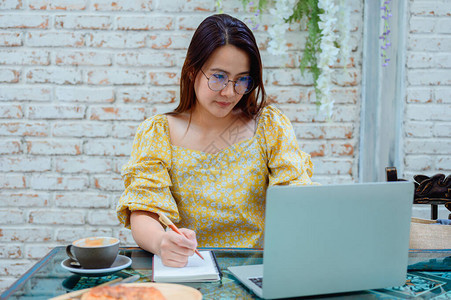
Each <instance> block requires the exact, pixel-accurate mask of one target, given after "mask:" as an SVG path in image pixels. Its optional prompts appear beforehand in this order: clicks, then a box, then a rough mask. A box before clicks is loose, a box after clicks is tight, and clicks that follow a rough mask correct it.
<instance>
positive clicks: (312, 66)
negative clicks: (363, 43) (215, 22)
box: [216, 0, 351, 120]
mask: <svg viewBox="0 0 451 300" xmlns="http://www.w3.org/2000/svg"><path fill="white" fill-rule="evenodd" d="M241 2H242V3H243V6H244V8H245V9H248V10H249V11H251V12H254V17H252V18H251V19H250V21H249V23H251V25H252V26H251V27H252V28H253V29H254V30H255V29H256V28H258V23H257V21H256V18H255V17H257V16H259V15H260V12H261V11H263V10H264V9H266V8H267V7H268V6H269V5H271V8H270V9H269V14H270V15H271V16H272V23H271V26H269V28H268V35H269V38H270V41H269V43H268V52H269V53H271V54H273V55H286V54H287V52H288V47H287V42H286V39H285V33H286V32H287V31H288V29H289V26H290V24H291V23H293V22H305V23H306V25H307V26H306V27H307V31H308V37H307V41H306V45H305V50H304V52H303V55H302V58H301V60H300V69H301V72H302V73H303V72H304V71H305V69H309V71H310V72H311V73H312V75H313V81H314V87H315V92H316V99H317V101H316V104H317V105H318V108H319V111H320V112H323V113H324V114H325V115H326V119H328V120H330V118H331V117H332V113H333V104H334V101H333V100H332V94H331V86H332V81H331V80H332V73H333V72H334V68H333V65H334V63H335V62H336V61H337V59H338V55H339V54H340V58H341V61H342V62H343V65H344V68H346V65H347V63H348V60H349V56H350V51H351V49H350V42H349V40H350V37H349V35H350V5H349V3H348V0H276V1H268V0H259V1H258V2H257V4H254V1H250V0H241ZM216 3H217V6H218V8H221V7H222V6H221V5H218V3H221V0H216ZM337 3H338V5H337ZM337 30H338V31H337ZM337 32H339V34H337ZM338 47H340V48H338Z"/></svg>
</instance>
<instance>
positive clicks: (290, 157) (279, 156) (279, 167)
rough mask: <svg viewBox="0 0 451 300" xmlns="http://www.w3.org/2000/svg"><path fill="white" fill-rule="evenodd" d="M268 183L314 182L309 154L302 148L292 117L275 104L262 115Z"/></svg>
mask: <svg viewBox="0 0 451 300" xmlns="http://www.w3.org/2000/svg"><path fill="white" fill-rule="evenodd" d="M262 118H264V120H263V121H264V127H265V130H264V137H265V142H266V153H267V159H268V169H269V183H268V184H269V185H270V186H271V185H306V184H313V183H312V180H311V177H312V175H313V174H312V169H313V164H312V162H311V159H310V155H309V154H307V153H305V152H303V151H301V150H300V149H299V146H298V143H297V140H296V136H295V134H294V130H293V127H292V125H291V122H290V120H289V119H288V118H287V117H286V116H285V115H284V114H282V112H280V110H278V109H277V108H275V107H273V106H268V107H266V108H265V111H264V112H263V114H262Z"/></svg>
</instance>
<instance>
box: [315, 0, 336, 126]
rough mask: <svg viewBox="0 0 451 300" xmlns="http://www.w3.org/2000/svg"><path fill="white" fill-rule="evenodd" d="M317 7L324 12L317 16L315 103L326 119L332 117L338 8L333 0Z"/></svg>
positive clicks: (322, 2) (325, 1)
mask: <svg viewBox="0 0 451 300" xmlns="http://www.w3.org/2000/svg"><path fill="white" fill-rule="evenodd" d="M318 7H319V8H320V9H322V10H323V11H324V13H322V14H320V15H319V18H320V21H319V22H318V26H319V28H320V29H321V35H322V36H321V43H320V48H321V52H320V53H318V67H319V69H320V70H321V73H320V75H319V77H318V80H317V86H316V90H317V92H318V93H317V95H316V97H317V101H318V102H319V103H320V107H319V110H320V111H322V112H323V113H324V114H325V115H326V118H327V119H330V117H331V116H332V110H333V103H334V101H333V100H332V94H331V84H332V83H331V79H332V72H333V69H332V68H331V67H332V65H333V64H334V62H335V61H336V60H337V56H338V53H339V49H338V48H337V47H336V46H335V44H334V42H335V41H336V40H337V35H336V34H335V30H336V24H337V17H336V15H337V11H338V7H337V6H336V5H335V2H334V0H319V1H318Z"/></svg>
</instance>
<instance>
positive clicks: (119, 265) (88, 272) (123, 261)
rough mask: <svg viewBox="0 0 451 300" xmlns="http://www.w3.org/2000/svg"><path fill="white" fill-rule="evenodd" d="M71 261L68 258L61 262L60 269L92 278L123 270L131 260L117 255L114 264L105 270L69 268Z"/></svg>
mask: <svg viewBox="0 0 451 300" xmlns="http://www.w3.org/2000/svg"><path fill="white" fill-rule="evenodd" d="M71 261H72V259H70V258H67V259H65V260H63V261H62V262H61V267H63V268H64V269H66V270H68V271H70V272H72V273H75V274H78V275H82V276H92V277H94V276H96V277H101V276H106V275H110V274H113V273H115V272H117V271H120V270H122V269H125V268H127V267H129V266H130V265H131V264H132V260H131V259H130V258H129V257H127V256H124V255H118V256H117V258H116V260H115V261H114V263H113V264H112V265H111V267H109V268H105V269H84V268H82V267H79V268H76V267H73V266H71V264H70V262H71Z"/></svg>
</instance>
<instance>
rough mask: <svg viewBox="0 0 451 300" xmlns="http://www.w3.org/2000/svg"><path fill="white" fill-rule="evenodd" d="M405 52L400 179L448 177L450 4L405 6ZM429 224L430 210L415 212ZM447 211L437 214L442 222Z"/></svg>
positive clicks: (413, 1) (414, 0) (418, 1)
mask: <svg viewBox="0 0 451 300" xmlns="http://www.w3.org/2000/svg"><path fill="white" fill-rule="evenodd" d="M409 7H410V15H409V18H408V32H407V49H406V57H407V62H406V77H407V78H406V104H405V114H404V145H403V154H404V174H403V177H404V178H409V179H411V178H412V176H413V175H415V174H425V175H429V176H431V175H434V174H437V173H443V174H446V175H449V174H451V163H450V161H451V2H450V1H447V0H442V1H439V0H434V1H426V0H410V1H409ZM414 213H415V214H416V215H417V216H422V217H426V218H428V217H429V216H430V210H429V208H425V207H424V206H418V207H416V210H415V211H414ZM448 214H449V211H447V210H446V209H442V210H441V211H439V217H440V218H447V217H448Z"/></svg>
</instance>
